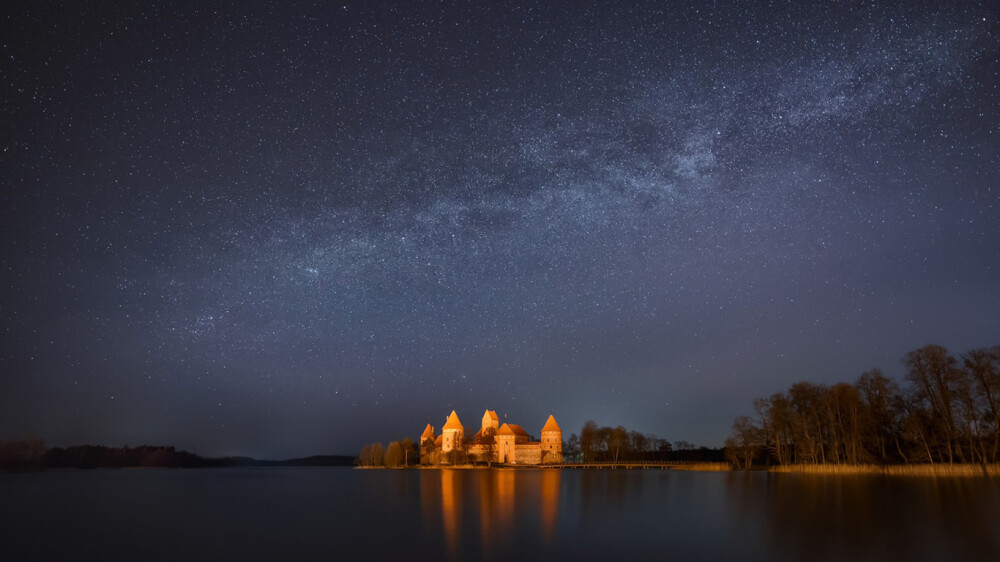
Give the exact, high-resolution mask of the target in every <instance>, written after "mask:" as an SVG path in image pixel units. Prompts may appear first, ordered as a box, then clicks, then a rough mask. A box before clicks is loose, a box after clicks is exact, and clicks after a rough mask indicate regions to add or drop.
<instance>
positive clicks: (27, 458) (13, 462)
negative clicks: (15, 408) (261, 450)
mask: <svg viewBox="0 0 1000 562" xmlns="http://www.w3.org/2000/svg"><path fill="white" fill-rule="evenodd" d="M354 461H355V459H354V457H351V456H346V455H314V456H311V457H304V458H298V459H287V460H261V459H254V458H250V457H218V458H213V457H202V456H199V455H196V454H194V453H189V452H187V451H178V450H176V449H175V448H174V447H165V446H149V445H143V446H140V447H106V446H103V445H79V446H74V447H66V448H61V447H55V448H52V449H46V448H45V445H44V442H43V441H41V440H40V439H26V440H22V441H0V470H40V469H45V468H139V467H149V468H152V467H160V468H215V467H227V466H353V465H354Z"/></svg>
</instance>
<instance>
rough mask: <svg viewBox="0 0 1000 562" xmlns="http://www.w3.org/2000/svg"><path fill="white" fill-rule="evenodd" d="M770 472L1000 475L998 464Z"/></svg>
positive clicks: (807, 467)
mask: <svg viewBox="0 0 1000 562" xmlns="http://www.w3.org/2000/svg"><path fill="white" fill-rule="evenodd" d="M768 470H770V471H771V472H792V473H797V474H886V475H890V476H962V477H972V476H1000V464H986V465H982V464H894V465H879V464H789V465H781V466H772V467H770V468H769V469H768Z"/></svg>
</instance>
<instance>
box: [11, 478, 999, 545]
mask: <svg viewBox="0 0 1000 562" xmlns="http://www.w3.org/2000/svg"><path fill="white" fill-rule="evenodd" d="M542 558H545V559H548V560H563V559H574V560H608V559H611V560H625V559H628V560H739V561H741V562H746V561H753V560H850V561H864V560H934V561H939V560H991V561H996V560H1000V481H998V480H988V479H933V478H900V477H894V478H893V477H872V476H864V477H859V476H804V475H773V474H766V473H753V474H742V473H737V474H732V473H696V472H673V471H659V470H649V471H642V470H633V471H623V470H586V471H580V470H564V471H560V470H492V471H489V470H421V471H417V470H411V471H388V470H379V471H375V470H371V471H363V470H353V469H345V468H244V469H204V470H93V471H76V470H66V471H48V472H44V473H34V474H0V560H18V561H19V560H296V559H309V560H336V559H345V560H387V559H395V560H407V559H420V560H423V559H428V560H430V559H434V560H449V559H453V560H475V559H492V560H534V559H542Z"/></svg>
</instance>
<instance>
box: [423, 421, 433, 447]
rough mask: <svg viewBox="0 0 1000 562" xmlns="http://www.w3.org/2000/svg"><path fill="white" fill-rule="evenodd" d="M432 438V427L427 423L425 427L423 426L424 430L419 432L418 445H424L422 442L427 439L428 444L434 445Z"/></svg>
mask: <svg viewBox="0 0 1000 562" xmlns="http://www.w3.org/2000/svg"><path fill="white" fill-rule="evenodd" d="M434 439H435V437H434V428H433V427H431V424H427V427H425V428H424V432H423V433H421V434H420V446H421V447H424V444H425V443H426V442H427V441H430V444H431V445H434Z"/></svg>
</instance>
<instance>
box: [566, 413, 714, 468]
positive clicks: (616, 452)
mask: <svg viewBox="0 0 1000 562" xmlns="http://www.w3.org/2000/svg"><path fill="white" fill-rule="evenodd" d="M722 456H723V453H722V451H721V450H720V449H709V448H708V447H697V446H695V445H694V444H693V443H689V442H687V441H680V440H679V441H675V442H674V443H671V442H670V441H667V440H666V439H660V438H658V437H656V436H655V435H647V434H644V433H641V432H639V431H629V430H627V429H625V427H623V426H620V425H619V426H616V427H610V426H601V427H598V425H597V423H596V422H594V421H593V420H587V422H586V423H584V424H583V428H582V429H581V430H580V434H579V435H577V434H575V433H573V434H571V435H570V436H569V440H568V441H567V442H566V443H565V444H564V445H563V458H564V459H565V460H566V462H583V463H618V462H643V461H646V462H671V461H721V460H722Z"/></svg>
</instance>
